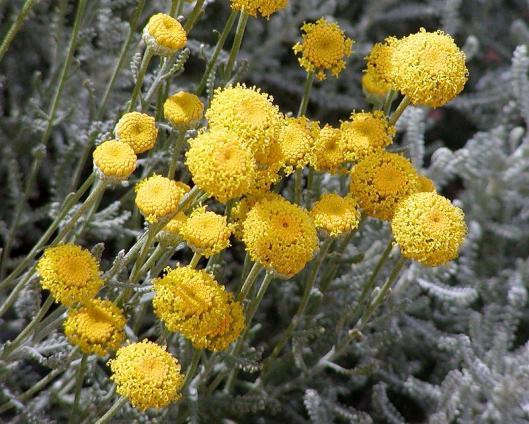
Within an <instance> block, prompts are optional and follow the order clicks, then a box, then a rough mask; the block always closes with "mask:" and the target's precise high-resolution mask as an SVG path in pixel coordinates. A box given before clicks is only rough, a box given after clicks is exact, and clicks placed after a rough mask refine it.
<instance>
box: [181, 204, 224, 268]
mask: <svg viewBox="0 0 529 424" xmlns="http://www.w3.org/2000/svg"><path fill="white" fill-rule="evenodd" d="M180 234H181V235H182V237H183V239H184V240H185V241H186V243H187V244H188V245H189V246H190V247H191V248H192V249H193V250H194V251H196V252H198V253H200V254H202V255H204V256H205V257H207V258H209V257H210V256H213V255H216V254H217V253H219V252H221V251H223V250H224V249H226V248H227V247H229V246H230V236H231V227H230V226H229V225H228V221H227V219H226V217H225V216H223V215H218V214H216V213H215V212H211V211H206V208H197V209H195V210H194V211H193V213H191V215H190V216H189V218H188V219H186V220H185V222H184V223H183V225H182V227H181V228H180Z"/></svg>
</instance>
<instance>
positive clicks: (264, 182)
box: [248, 140, 285, 196]
mask: <svg viewBox="0 0 529 424" xmlns="http://www.w3.org/2000/svg"><path fill="white" fill-rule="evenodd" d="M254 157H255V162H256V168H255V180H254V182H253V184H251V186H250V191H249V193H248V194H250V195H253V196H260V195H262V194H263V193H266V192H267V191H268V190H269V189H270V186H271V185H272V184H274V183H276V182H278V181H279V180H280V179H281V175H280V174H279V171H281V168H283V166H284V164H285V156H284V154H283V150H282V149H281V145H280V144H279V141H278V140H273V141H272V142H271V143H270V145H269V146H268V149H267V150H266V151H264V152H259V153H256V154H255V156H254Z"/></svg>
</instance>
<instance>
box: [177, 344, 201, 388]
mask: <svg viewBox="0 0 529 424" xmlns="http://www.w3.org/2000/svg"><path fill="white" fill-rule="evenodd" d="M201 354H202V351H201V350H199V349H193V356H192V357H191V363H190V364H189V366H188V368H187V371H186V376H185V378H184V383H183V384H182V389H181V391H182V393H184V392H185V390H186V389H187V386H188V385H189V383H191V380H192V379H193V377H194V376H195V373H196V371H197V368H198V364H199V363H200V355H201Z"/></svg>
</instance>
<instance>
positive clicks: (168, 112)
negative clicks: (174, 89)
mask: <svg viewBox="0 0 529 424" xmlns="http://www.w3.org/2000/svg"><path fill="white" fill-rule="evenodd" d="M203 113H204V104H203V103H202V102H201V101H200V99H199V98H198V97H197V96H196V95H194V94H192V93H187V92H185V91H180V92H178V93H176V94H173V95H172V96H170V97H168V98H167V100H166V101H165V103H164V105H163V114H164V116H165V119H167V120H168V121H169V122H170V123H171V125H173V126H174V127H176V128H180V129H183V128H189V127H191V126H193V125H195V124H196V123H197V122H198V121H200V120H201V119H202V115H203Z"/></svg>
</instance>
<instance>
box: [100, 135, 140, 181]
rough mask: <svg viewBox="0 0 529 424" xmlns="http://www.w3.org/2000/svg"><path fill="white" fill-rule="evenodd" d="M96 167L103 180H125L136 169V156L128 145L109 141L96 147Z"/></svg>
mask: <svg viewBox="0 0 529 424" xmlns="http://www.w3.org/2000/svg"><path fill="white" fill-rule="evenodd" d="M93 158H94V167H95V169H96V170H97V172H98V174H99V175H100V176H101V177H102V178H109V179H111V180H117V181H120V180H125V179H127V178H128V177H129V176H130V175H131V174H132V173H133V172H134V171H135V169H136V160H137V158H136V154H135V153H134V150H133V149H132V147H130V146H129V145H128V144H127V143H122V142H120V141H116V140H109V141H105V142H103V143H101V144H100V145H99V146H97V147H96V149H95V150H94V153H93Z"/></svg>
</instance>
